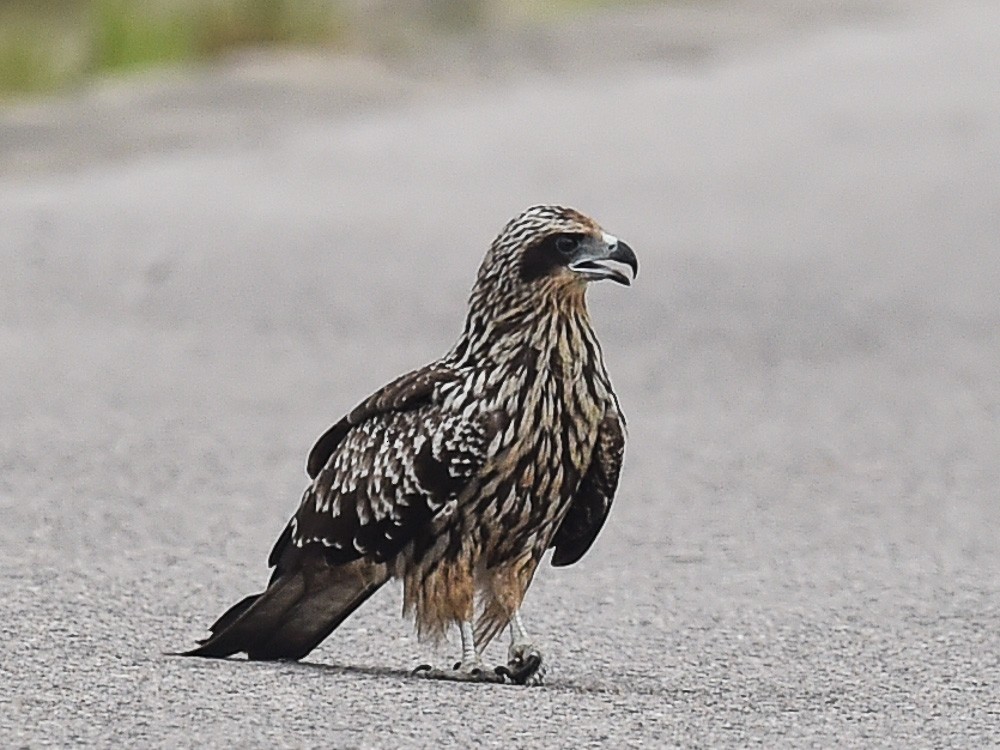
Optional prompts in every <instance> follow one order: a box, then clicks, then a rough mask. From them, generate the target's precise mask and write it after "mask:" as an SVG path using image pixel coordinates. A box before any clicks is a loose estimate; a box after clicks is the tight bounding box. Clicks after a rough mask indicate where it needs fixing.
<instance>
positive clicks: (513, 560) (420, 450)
mask: <svg viewBox="0 0 1000 750" xmlns="http://www.w3.org/2000/svg"><path fill="white" fill-rule="evenodd" d="M614 262H619V263H623V264H626V265H628V266H630V267H631V269H632V273H633V275H634V274H635V272H636V271H637V269H638V264H637V262H636V259H635V255H634V253H633V252H632V250H631V248H629V247H628V246H627V245H625V243H623V242H620V241H619V240H617V239H616V238H615V237H613V236H612V235H609V234H607V233H606V232H604V231H603V230H602V229H601V228H600V227H599V226H598V225H597V223H596V222H594V221H593V220H592V219H590V218H588V217H586V216H584V215H583V214H581V213H579V212H577V211H575V210H573V209H568V208H563V207H560V206H534V207H532V208H529V209H528V210H526V211H525V212H523V213H522V214H520V215H519V216H517V217H515V218H514V219H512V220H511V221H510V222H508V224H507V225H506V226H505V227H504V229H503V230H502V231H501V232H500V234H499V235H498V237H497V238H496V240H495V241H494V242H493V244H492V246H491V247H490V249H489V251H488V252H487V254H486V257H485V259H484V261H483V263H482V265H481V267H480V270H479V273H478V276H477V279H476V282H475V285H474V286H473V289H472V292H471V294H470V299H469V313H468V316H467V319H466V324H465V328H464V330H463V332H462V335H461V336H460V337H459V339H458V341H457V342H456V343H455V345H454V346H453V347H452V348H451V350H450V351H449V352H448V353H447V354H445V356H443V357H442V358H441V359H439V360H437V361H436V362H433V363H431V364H430V365H428V366H426V367H423V368H421V369H419V370H415V371H413V372H410V373H407V374H406V375H403V376H401V377H400V378H397V379H396V380H395V381H393V382H392V383H390V384H388V385H387V386H385V387H384V388H382V389H380V390H379V391H377V392H376V393H374V394H373V395H372V396H371V397H369V398H368V399H366V400H365V401H364V402H362V403H361V404H360V405H359V406H358V407H356V408H355V409H354V410H353V411H351V412H350V413H349V414H348V415H347V416H346V417H344V418H343V419H342V420H340V421H339V422H337V423H336V424H335V425H333V427H331V428H330V429H329V430H328V431H327V432H326V433H325V434H324V435H323V436H322V437H321V438H320V439H319V440H318V441H317V443H316V445H315V446H314V448H313V450H312V451H311V453H310V456H309V460H308V462H307V471H308V473H309V476H310V477H311V478H312V480H313V481H312V483H311V484H310V485H309V487H307V488H306V491H305V494H304V496H303V498H302V502H301V504H300V506H299V509H298V511H297V512H296V514H295V515H294V516H293V518H292V519H291V520H290V522H289V524H288V526H287V527H286V528H285V531H284V532H283V533H282V535H281V537H280V538H279V539H278V542H277V543H276V544H275V546H274V549H273V550H272V552H271V555H270V557H269V560H268V562H269V564H270V565H272V566H273V567H274V572H273V574H272V576H271V580H270V583H269V585H268V588H267V590H266V591H265V592H263V593H262V594H258V595H254V596H251V597H247V598H246V599H244V600H242V601H241V602H239V603H238V604H236V605H234V606H233V607H231V608H230V609H229V610H228V611H227V612H226V613H225V614H223V615H222V617H220V618H219V620H218V621H217V622H216V623H215V624H214V625H213V626H212V628H211V630H212V633H213V635H212V636H211V637H210V638H208V639H206V640H205V641H203V642H202V645H201V646H200V647H199V648H197V649H195V650H193V651H191V652H189V653H191V654H193V655H198V656H214V657H222V656H228V655H230V654H233V653H237V652H239V651H244V652H246V653H247V654H248V656H249V657H250V658H255V659H273V658H291V659H297V658H301V657H302V656H304V655H305V654H306V653H308V652H309V651H310V650H312V649H313V648H314V647H315V646H316V645H318V644H319V643H320V642H321V641H322V640H323V639H324V638H326V636H328V635H329V634H330V633H331V632H332V631H333V630H334V629H335V628H336V627H337V626H338V625H339V624H340V623H341V622H342V621H343V619H344V618H346V617H347V616H348V615H349V614H350V613H351V612H353V611H354V609H356V608H357V607H358V606H360V604H361V603H363V602H364V601H365V600H366V599H367V598H368V597H369V596H370V595H371V594H372V593H374V591H375V590H377V589H378V588H379V587H380V586H381V585H382V584H383V583H385V582H386V581H387V580H388V579H389V578H390V577H393V576H394V577H397V578H399V579H401V580H402V581H403V585H404V609H405V611H407V612H411V613H412V614H413V615H414V618H415V620H416V625H417V629H418V632H419V633H420V634H421V635H422V636H428V635H430V636H441V635H443V634H444V633H445V631H446V630H447V629H448V628H449V627H451V626H458V628H459V632H460V634H461V635H462V639H463V660H462V662H461V663H460V664H459V665H458V666H457V667H456V668H455V669H453V670H432V669H429V668H428V669H424V670H422V671H421V674H423V675H424V676H431V677H441V678H448V679H462V680H474V679H475V680H497V681H499V680H513V681H516V682H520V683H522V684H533V683H538V682H540V681H541V678H542V675H543V673H544V669H543V667H542V663H541V654H540V652H539V651H538V650H537V649H536V648H535V647H534V646H532V645H531V644H530V643H529V642H528V641H527V635H526V633H525V632H524V629H523V626H522V625H521V620H520V617H519V615H518V610H519V608H520V604H521V600H522V598H523V596H524V593H525V591H526V589H527V587H528V585H529V584H530V582H531V579H532V577H533V575H534V572H535V569H536V567H537V565H538V563H539V561H540V560H541V558H542V556H543V554H544V553H545V551H546V550H547V549H550V548H554V552H553V556H552V563H553V565H568V564H570V563H573V562H575V561H576V560H578V559H579V558H580V557H581V556H582V555H583V554H584V553H585V552H586V551H587V549H589V547H590V546H591V544H592V543H593V541H594V539H595V538H596V536H597V534H598V532H599V531H600V528H601V526H602V525H603V523H604V520H605V518H606V516H607V513H608V510H609V508H610V505H611V501H612V497H613V495H614V492H615V489H616V487H617V484H618V476H619V472H620V469H621V461H622V456H623V452H624V445H625V421H624V418H623V416H622V413H621V409H620V407H619V404H618V399H617V397H616V396H615V393H614V391H613V389H612V387H611V382H610V379H609V378H608V375H607V372H606V370H605V367H604V361H603V356H602V353H601V349H600V345H599V344H598V342H597V338H596V336H595V334H594V331H593V329H592V327H591V325H590V318H589V314H588V312H587V307H586V303H585V291H586V286H587V282H589V281H594V280H599V279H612V280H614V281H618V282H620V283H624V284H628V283H629V280H628V277H627V276H626V275H625V274H624V273H622V271H621V270H619V269H617V268H615V267H614V265H613V263H614ZM477 611H478V620H477V621H476V624H475V628H474V629H473V626H472V623H473V620H474V618H475V615H476V612H477ZM508 624H510V626H511V638H512V642H511V648H510V654H509V656H510V658H509V662H508V664H507V665H506V666H504V667H498V668H497V670H492V671H491V670H486V669H484V668H483V666H482V662H481V652H482V649H483V647H484V646H485V645H486V644H487V643H489V641H490V640H491V639H492V638H493V637H494V636H495V635H496V634H497V633H498V632H499V631H500V630H501V629H503V628H504V627H505V626H507V625H508ZM470 638H471V639H472V642H469V639H470Z"/></svg>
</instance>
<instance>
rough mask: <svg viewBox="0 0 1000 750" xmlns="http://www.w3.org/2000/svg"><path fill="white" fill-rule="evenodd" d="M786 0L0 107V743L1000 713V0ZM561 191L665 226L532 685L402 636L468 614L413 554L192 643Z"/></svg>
mask: <svg viewBox="0 0 1000 750" xmlns="http://www.w3.org/2000/svg"><path fill="white" fill-rule="evenodd" d="M771 5H773V4H771ZM793 6H794V4H790V3H785V4H784V5H783V6H782V7H783V9H784V10H783V11H782V12H783V13H785V14H786V16H780V14H779V15H770V16H768V15H767V14H766V13H765V12H764V9H765V8H766V7H769V6H768V4H766V3H757V4H754V3H741V4H739V7H740V8H741V9H742V11H746V12H743V13H741V14H733V15H732V17H731V22H732V27H731V30H733V34H728V35H727V34H725V33H721V32H720V33H718V34H716V35H714V36H712V37H711V38H706V39H707V41H706V39H702V38H701V37H698V41H697V43H694V42H692V43H691V44H689V45H686V44H685V43H684V40H685V39H686V38H687V37H686V36H685V35H694V36H692V38H694V37H695V36H696V34H695V32H694V31H692V30H691V29H690V28H689V27H687V26H683V25H677V26H674V27H670V28H672V29H673V31H672V32H671V33H673V36H670V37H669V38H670V39H674V40H675V41H677V42H678V43H677V45H674V46H671V45H669V44H666V42H663V45H664V46H663V47H662V49H661V47H659V46H657V40H658V39H661V36H659V34H660V32H659V31H656V32H655V33H653V37H655V38H651V37H650V35H649V33H647V34H646V35H645V36H644V35H643V32H642V29H646V30H647V32H648V30H649V29H654V30H655V29H657V28H658V27H657V26H656V23H654V21H656V22H662V19H663V17H662V16H656V15H655V14H656V12H654V11H651V10H640V11H635V12H633V13H632V14H631V15H627V16H615V17H613V18H611V19H606V23H607V25H606V26H602V25H601V23H597V24H594V23H591V24H590V25H587V24H579V25H576V26H573V27H571V28H570V29H569V30H567V31H566V32H565V33H566V35H573V34H575V35H576V37H575V38H576V40H577V42H578V43H577V44H571V43H570V42H571V41H572V38H573V37H572V36H564V35H560V37H559V38H560V44H562V45H563V46H562V47H560V49H563V50H567V51H566V54H567V55H570V54H572V50H576V51H577V52H579V54H581V55H584V56H585V58H586V64H583V63H582V62H581V64H580V65H579V66H576V65H574V64H571V63H570V62H567V61H568V60H569V59H570V58H564V57H558V58H557V61H559V62H561V65H560V66H553V65H550V66H546V65H543V64H539V65H536V66H531V65H523V66H520V67H516V66H515V67H514V68H510V69H508V68H506V67H503V66H498V69H492V68H491V69H489V70H486V71H485V72H481V74H477V75H478V77H472V78H463V77H462V76H453V77H452V78H448V77H447V76H444V77H441V78H439V77H436V74H434V71H433V70H431V72H430V73H428V72H427V71H426V70H424V71H420V72H412V71H410V72H407V71H400V70H395V71H392V70H390V71H388V72H387V71H385V70H382V69H380V68H378V66H376V65H369V64H359V63H357V62H351V61H340V62H337V61H333V62H326V63H322V64H321V63H315V62H309V63H308V64H306V63H296V62H295V61H287V60H286V61H284V62H280V61H279V62H278V63H266V62H259V61H258V62H254V61H247V62H244V63H240V64H238V65H235V66H232V67H229V68H223V69H220V70H219V71H214V72H209V73H204V74H195V75H191V76H186V75H180V76H176V77H168V78H167V79H164V80H160V79H152V80H150V79H137V80H132V81H128V82H124V83H121V84H116V85H113V86H109V87H106V88H101V89H99V90H96V91H92V92H89V93H86V94H81V95H78V96H74V97H68V98H65V99H62V100H58V101H54V102H43V103H39V104H36V105H31V106H27V107H21V108H18V109H16V110H12V111H8V112H6V113H4V114H3V115H2V117H0V153H2V154H3V155H4V161H3V163H4V166H3V175H2V176H0V238H2V264H3V273H2V274H0V320H2V321H3V322H2V324H0V383H2V387H3V393H2V396H3V397H2V399H0V424H2V428H0V519H2V524H0V601H2V603H3V604H2V617H0V634H2V639H0V644H2V645H0V744H2V745H4V746H19V745H23V746H40V745H44V744H54V745H60V746H67V745H77V744H86V745H100V746H172V747H174V746H206V745H216V746H218V745H233V744H237V743H239V744H244V745H247V746H257V747H264V746H324V747H331V746H332V747H386V748H389V747H436V748H440V747H468V746H472V745H476V746H485V747H505V748H506V747H638V746H646V747H658V746H664V745H666V746H669V745H678V746H685V747H730V746H731V747H746V746H752V745H760V746H765V747H784V746H791V747H800V746H819V747H833V746H837V747H877V746H896V747H944V746H950V747H960V746H964V747H987V746H997V745H1000V628H998V618H1000V294H998V291H997V290H998V289H1000V250H998V245H1000V65H998V64H997V60H998V59H1000V5H997V4H996V3H995V2H992V1H991V0H982V1H981V2H965V1H964V0H956V1H955V2H949V3H944V2H926V3H912V4H910V5H909V7H904V8H902V9H900V8H897V9H896V10H894V11H892V12H882V13H880V14H878V15H873V14H871V13H868V12H866V11H865V10H864V8H863V7H861V6H860V5H859V6H858V7H857V8H855V10H853V11H851V12H849V13H845V14H835V13H834V14H830V15H827V16H824V17H822V18H814V19H813V20H812V21H811V22H809V23H802V24H800V23H797V22H796V19H797V16H796V14H795V12H794V8H793ZM757 11H759V13H758V12H757ZM775 13H777V11H775ZM644 14H648V18H647V16H646V15H644ZM654 16H655V18H654ZM779 16H780V17H781V18H785V19H786V20H787V21H788V22H787V23H784V24H782V23H776V22H775V23H773V21H774V18H777V17H779ZM765 18H767V19H770V20H768V21H767V23H768V24H770V25H769V26H768V27H767V28H768V29H771V30H774V29H780V30H781V33H773V34H772V33H770V32H769V33H766V34H765V33H764V31H763V30H764V26H765V25H766V24H765V22H764V20H762V19H765ZM657 19H659V21H657ZM645 20H648V21H649V23H646V22H645ZM740 24H742V25H740ZM754 24H757V25H756V26H755V25H754ZM737 27H738V28H737ZM692 28H693V27H692ZM713 28H715V29H722V30H723V31H725V30H726V29H730V27H727V26H725V24H724V23H723V24H722V25H719V24H717V23H714V22H713ZM601 29H607V30H608V33H607V35H604V36H602V35H601V34H594V33H593V32H594V31H595V30H601ZM623 30H624V31H623ZM757 30H760V33H759V34H758V33H757ZM737 31H738V32H739V33H736V32H737ZM664 33H666V32H664ZM615 34H617V35H618V36H617V37H616V36H615ZM630 35H631V36H630ZM668 36H669V35H668ZM666 38H667V36H663V37H662V39H666ZM636 39H638V40H645V41H644V43H643V44H645V46H643V44H638V43H633V41H630V40H636ZM628 44H632V46H631V47H630V49H632V50H633V52H634V54H631V55H621V54H618V56H617V57H615V56H614V55H609V56H610V57H614V60H613V61H612V62H608V64H607V65H602V64H601V61H600V59H599V58H600V51H601V50H602V49H614V50H617V51H620V50H622V49H625V48H626V47H627V45H628ZM529 46H530V45H529ZM543 46H544V45H543ZM505 49H508V52H509V49H510V48H505ZM513 49H515V51H516V45H514V47H513ZM532 49H535V50H536V52H537V45H536V46H535V47H532ZM678 49H679V50H688V51H691V50H696V51H698V54H693V55H687V56H685V55H674V54H673V52H674V51H676V50H678ZM635 50H638V51H635ZM657 50H659V52H658V51H657ZM526 54H527V53H526ZM595 56H596V57H595ZM515 57H516V55H515ZM581 60H583V58H581ZM432 67H433V66H432ZM390 83H391V85H390ZM393 86H395V88H393ZM366 92H367V93H366ZM88 123H89V125H88ZM540 201H544V202H563V203H567V204H570V205H574V206H577V207H578V208H580V209H583V210H585V211H587V212H589V213H591V214H592V215H594V216H596V217H597V218H598V219H599V220H600V221H601V222H602V223H603V224H604V226H605V227H606V229H607V230H608V231H610V232H613V233H615V234H617V235H619V236H620V237H622V238H623V239H625V240H627V241H628V242H629V243H630V244H631V245H632V247H634V248H635V249H636V251H637V253H638V255H639V257H640V261H641V264H642V265H641V274H640V276H639V279H638V282H637V283H636V285H635V286H634V287H633V288H631V289H622V288H618V287H615V288H610V285H608V286H605V287H599V288H595V289H594V290H593V292H592V295H591V297H592V307H593V314H594V318H595V319H596V322H597V327H598V329H599V333H600V334H601V336H602V339H603V341H604V344H605V350H606V358H607V361H608V366H609V369H610V371H611V373H612V376H613V377H614V379H615V382H616V385H617V388H618V392H619V395H620V397H621V401H622V404H623V407H624V409H625V411H626V413H627V415H628V416H629V418H630V431H631V435H630V436H631V442H630V446H629V450H628V454H627V461H626V467H625V473H624V477H623V481H622V485H621V490H620V494H619V499H618V502H617V504H616V507H615V509H614V511H613V515H612V518H611V520H610V522H609V525H608V527H607V529H606V530H605V532H604V533H603V534H602V536H601V537H600V539H599V541H598V543H597V545H596V547H595V548H594V550H593V552H592V553H591V554H590V555H589V556H587V557H586V558H585V559H584V561H582V562H581V563H580V564H579V565H577V566H574V567H573V568H570V569H567V570H559V571H557V570H553V569H551V568H548V567H546V568H545V569H544V570H542V571H541V572H540V574H539V576H538V578H537V580H536V584H535V585H534V586H533V588H532V590H531V593H530V595H529V598H528V601H527V605H526V615H527V617H528V625H529V629H530V630H532V631H533V634H534V635H535V636H536V638H537V639H538V641H539V642H540V643H541V644H542V646H543V647H544V648H545V650H546V652H547V655H548V657H549V660H550V680H549V683H550V684H548V685H547V686H546V687H544V688H540V689H531V690H525V689H519V688H515V687H496V686H469V685H459V684H433V683H432V684H429V683H426V682H422V681H417V680H414V679H411V678H409V677H408V676H407V672H408V670H409V669H410V668H412V667H413V666H415V665H416V664H418V663H420V662H422V661H427V660H429V659H430V660H436V661H438V662H443V661H444V660H445V659H447V658H448V652H447V651H438V652H435V651H429V650H428V649H427V648H426V647H424V646H422V645H420V644H419V643H418V642H417V641H416V640H415V639H414V638H413V636H412V635H411V633H410V630H409V626H408V625H407V624H406V623H405V622H403V621H402V620H401V619H400V618H399V617H398V608H399V603H400V602H399V592H398V590H394V589H392V588H391V587H387V588H386V589H385V590H384V591H383V592H382V593H380V594H379V595H378V596H377V597H375V598H374V599H373V600H372V601H371V602H370V603H369V604H368V605H366V606H365V607H364V608H363V609H362V611H360V612H359V613H358V614H357V615H356V616H355V617H353V618H352V619H351V620H349V621H348V622H347V623H346V624H345V625H344V626H343V627H342V628H341V629H340V630H339V631H338V632H337V633H336V634H335V635H334V636H333V637H331V638H330V639H329V640H328V641H327V642H326V643H324V644H323V646H322V647H321V648H319V649H318V650H317V651H316V652H314V653H313V654H312V655H311V656H310V658H309V662H308V663H307V664H301V665H288V664H247V663H244V662H239V661H233V662H205V661H198V660H187V659H180V658H172V657H167V656H164V655H163V652H165V651H171V650H175V649H179V648H183V647H186V646H188V645H190V644H191V643H192V642H193V640H194V639H195V638H198V637H201V636H202V635H203V634H204V630H203V628H204V626H205V625H207V624H208V623H209V622H210V621H211V620H212V618H213V617H214V616H215V615H217V614H218V613H219V612H220V611H221V609H222V607H224V606H226V605H228V604H230V603H231V602H232V601H233V600H235V598H236V597H239V596H242V595H244V594H246V593H249V592H251V591H254V590H257V589H258V588H259V586H260V585H261V584H262V583H263V582H264V580H265V578H266V573H267V571H266V569H265V564H264V563H265V558H266V554H267V551H268V550H269V548H270V545H271V543H272V542H273V540H274V538H275V536H276V535H277V533H278V532H279V531H280V529H281V527H282V524H283V523H284V521H285V520H286V518H287V516H288V515H289V514H290V513H291V512H292V510H293V509H294V507H295V505H296V503H297V500H298V497H299V493H300V492H301V489H302V487H303V486H304V479H305V477H304V474H303V464H304V459H305V455H306V452H307V450H308V448H309V447H310V445H311V444H312V440H313V439H314V438H315V437H316V436H318V435H319V434H320V433H321V432H322V431H323V430H324V429H325V428H326V427H327V425H328V424H329V423H330V422H331V421H332V420H334V419H336V418H338V417H339V416H340V415H341V414H342V413H343V412H344V411H345V410H347V409H349V408H350V407H351V406H353V405H354V403H355V402H357V401H359V400H360V399H361V398H363V397H364V396H366V395H367V394H368V393H369V392H370V391H371V390H373V389H374V388H376V387H378V386H379V385H381V384H382V383H383V382H385V381H386V380H388V379H389V378H391V377H392V376H394V375H396V374H397V373H398V372H400V371H402V370H403V369H405V368H409V367H413V366H417V365H420V364H422V363H423V362H425V361H427V360H429V359H432V358H434V357H436V356H437V355H438V354H439V353H440V352H442V351H443V350H444V349H445V348H446V347H447V346H448V345H449V343H450V342H451V340H452V339H453V337H454V336H455V335H456V334H457V332H458V329H459V328H460V325H461V319H462V316H463V310H464V298H465V294H466V292H467V290H468V287H469V285H470V283H471V280H472V276H473V274H474V272H475V269H476V267H477V265H478V263H479V260H480V258H481V255H482V253H483V251H484V250H485V247H486V245H487V243H488V242H489V240H490V239H491V238H492V236H493V234H494V233H495V232H496V231H497V230H498V229H499V227H500V226H501V225H502V224H503V223H504V222H505V221H506V219H507V218H509V216H511V215H513V214H514V213H516V212H517V211H519V210H520V209H522V208H523V207H525V206H526V205H529V204H531V203H534V202H540ZM454 646H455V644H452V648H454ZM502 651H503V649H502V648H501V647H499V646H497V647H494V648H493V650H492V651H491V656H492V658H494V659H497V660H499V659H500V658H501V656H502Z"/></svg>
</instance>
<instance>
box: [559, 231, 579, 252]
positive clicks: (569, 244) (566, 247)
mask: <svg viewBox="0 0 1000 750" xmlns="http://www.w3.org/2000/svg"><path fill="white" fill-rule="evenodd" d="M556 250H557V251H558V252H559V254H560V255H570V254H571V253H572V252H573V251H574V250H576V238H575V237H569V236H567V235H565V234H563V235H560V236H559V237H556Z"/></svg>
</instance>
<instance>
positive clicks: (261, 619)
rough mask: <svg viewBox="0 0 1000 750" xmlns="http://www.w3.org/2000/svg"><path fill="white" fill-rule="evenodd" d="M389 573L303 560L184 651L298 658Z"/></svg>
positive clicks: (382, 568) (364, 565)
mask: <svg viewBox="0 0 1000 750" xmlns="http://www.w3.org/2000/svg"><path fill="white" fill-rule="evenodd" d="M388 578H389V573H388V570H387V567H386V565H384V564H378V563H373V562H370V561H367V560H355V561H354V562H351V563H347V564H345V565H338V566H335V567H331V566H330V565H328V564H327V563H326V562H325V561H323V560H313V561H309V562H305V561H304V562H303V564H302V565H301V566H299V567H297V569H296V570H293V571H289V572H286V573H282V574H280V575H278V576H276V577H275V578H273V579H272V581H271V583H270V584H269V585H268V587H267V590H266V591H264V592H263V593H260V594H253V595H251V596H248V597H246V598H244V599H242V600H240V601H239V602H237V603H236V604H234V605H233V606H232V607H230V608H229V609H228V610H226V612H225V613H223V614H222V616H221V617H219V619H218V620H216V622H215V623H214V624H213V625H212V627H211V632H212V635H211V637H209V638H207V639H206V640H204V641H202V642H201V645H200V646H199V647H198V648H196V649H193V650H191V651H188V652H186V653H185V656H204V657H212V658H224V657H227V656H232V655H233V654H236V653H240V652H245V653H246V654H247V656H248V657H249V658H250V659H301V658H302V657H303V656H305V655H306V654H308V653H309V652H310V651H312V650H313V649H314V648H316V646H318V645H319V644H320V642H322V641H323V640H324V639H325V638H326V637H327V636H328V635H330V633H332V632H333V631H334V630H335V629H336V628H337V626H338V625H340V623H342V622H343V621H344V620H345V619H347V617H348V616H350V614H351V613H352V612H354V610H356V609H357V608H358V607H360V606H361V605H362V604H363V603H364V602H365V601H366V600H367V599H368V598H369V597H370V596H371V595H372V594H374V593H375V592H376V591H378V589H379V588H381V586H382V584H384V583H385V582H386V581H387V580H388Z"/></svg>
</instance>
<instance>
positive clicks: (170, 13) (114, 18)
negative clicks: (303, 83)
mask: <svg viewBox="0 0 1000 750" xmlns="http://www.w3.org/2000/svg"><path fill="white" fill-rule="evenodd" d="M339 10H340V4H339V3H337V2H334V1H332V0H201V1H199V0H153V1H149V0H146V1H144V0H0V96H3V95H10V94H17V93H25V92H35V91H48V90H52V89H55V88H59V87H62V86H65V85H67V84H72V83H74V82H77V81H79V80H81V79H84V78H86V77H88V76H91V75H94V74H96V73H107V72H114V71H126V70H132V69H137V68H144V67H150V66H153V65H159V64H163V63H179V62H184V61H192V60H204V59H210V58H212V57H215V56H218V55H219V54H221V53H223V52H226V51H227V50H231V49H234V48H237V47H244V46H252V45H279V44H309V45H317V44H335V43H336V42H337V41H338V40H339V39H340V37H341V36H342V33H343V31H344V22H343V19H342V17H341V14H340V13H339Z"/></svg>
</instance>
